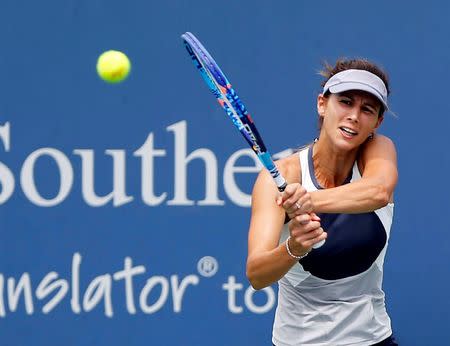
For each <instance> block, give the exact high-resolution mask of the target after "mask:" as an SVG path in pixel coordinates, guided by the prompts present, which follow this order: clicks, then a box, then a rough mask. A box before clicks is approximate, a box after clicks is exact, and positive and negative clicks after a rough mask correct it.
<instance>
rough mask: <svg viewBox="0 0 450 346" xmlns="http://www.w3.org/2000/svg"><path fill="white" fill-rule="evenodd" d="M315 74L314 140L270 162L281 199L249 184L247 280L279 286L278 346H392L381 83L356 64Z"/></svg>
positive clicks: (392, 166) (388, 147)
mask: <svg viewBox="0 0 450 346" xmlns="http://www.w3.org/2000/svg"><path fill="white" fill-rule="evenodd" d="M322 75H323V76H324V77H325V80H324V82H323V84H322V87H323V92H322V93H321V94H320V95H318V98H317V111H318V115H319V124H320V133H319V137H318V139H316V140H315V141H314V142H313V143H312V144H310V145H308V146H306V147H304V148H302V149H300V150H299V152H298V153H295V154H293V155H291V156H289V157H287V158H285V159H283V160H280V161H278V162H277V166H278V168H279V170H280V172H281V173H282V174H283V176H284V177H285V178H286V180H287V181H288V182H289V185H288V186H287V188H286V190H285V192H283V193H282V194H280V193H279V192H278V191H277V189H276V187H275V185H274V183H273V180H272V178H271V177H270V175H269V174H268V173H267V171H266V170H262V171H261V173H260V174H259V176H258V178H257V180H256V182H255V186H254V189H253V194H252V216H251V223H250V229H249V250H248V259H247V276H248V279H249V281H250V282H251V284H252V286H253V287H254V288H255V289H261V288H264V287H266V286H269V285H271V284H273V283H274V282H276V281H278V285H279V293H278V305H277V309H276V314H275V321H274V326H273V335H272V342H273V344H274V345H276V346H291V345H292V346H293V345H309V346H319V345H320V346H324V345H333V346H334V345H341V346H343V345H352V346H366V345H397V343H396V341H395V340H394V337H393V336H392V328H391V321H390V318H389V316H388V314H387V312H386V307H385V300H384V292H383V290H382V287H381V284H382V279H383V262H384V257H385V254H386V248H387V244H388V239H389V232H390V227H391V223H392V216H393V203H392V202H393V192H394V188H395V186H396V183H397V163H396V161H397V160H396V150H395V147H394V144H393V143H392V141H391V140H390V139H389V138H387V137H385V136H382V135H379V134H376V130H377V129H378V127H379V126H380V124H381V123H382V121H383V116H384V113H385V111H386V110H388V94H389V86H388V78H387V76H386V74H385V73H384V72H383V71H382V70H381V69H380V68H379V67H378V66H376V65H375V64H373V63H371V62H368V61H366V60H363V59H354V60H347V59H341V60H339V61H337V63H336V65H335V66H334V67H332V66H328V65H327V66H325V69H324V71H322ZM289 220H290V221H289ZM286 221H289V222H286ZM323 240H326V241H325V244H324V245H323V246H322V247H320V248H316V249H314V248H313V245H314V244H318V243H320V242H321V241H323Z"/></svg>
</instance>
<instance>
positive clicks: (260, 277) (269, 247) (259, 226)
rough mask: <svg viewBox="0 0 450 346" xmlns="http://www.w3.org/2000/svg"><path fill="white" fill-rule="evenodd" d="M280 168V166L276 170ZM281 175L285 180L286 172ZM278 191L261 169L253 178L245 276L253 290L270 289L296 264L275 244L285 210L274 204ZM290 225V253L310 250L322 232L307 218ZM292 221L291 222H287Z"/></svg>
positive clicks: (318, 223)
mask: <svg viewBox="0 0 450 346" xmlns="http://www.w3.org/2000/svg"><path fill="white" fill-rule="evenodd" d="M279 168H280V167H279ZM281 172H282V173H283V174H284V176H285V178H286V179H287V180H289V176H288V174H286V170H285V169H283V168H282V167H281ZM278 194H279V192H278V190H277V188H276V186H275V184H274V183H273V180H272V178H271V176H270V174H269V173H268V172H267V171H266V170H262V171H261V173H260V174H259V175H258V178H257V179H256V182H255V185H254V188H253V192H252V213H251V221H250V229H249V236H248V258H247V277H248V279H249V281H250V283H251V285H252V286H253V288H255V289H261V288H264V287H267V286H270V285H271V284H273V283H274V282H276V281H278V280H279V279H280V278H282V277H283V276H284V275H285V274H286V273H287V272H288V271H289V269H290V268H291V267H292V266H293V265H294V264H296V263H297V262H298V260H297V259H295V258H293V257H291V256H290V255H289V254H288V252H287V250H286V246H285V244H284V243H282V244H280V245H279V240H280V236H281V231H282V227H283V225H284V220H285V210H284V209H283V207H282V206H279V205H277V203H276V200H277V197H278ZM298 218H299V220H298V221H302V223H300V222H297V223H293V224H292V227H291V234H292V232H294V234H292V235H294V236H293V237H292V239H291V242H290V243H289V245H290V246H291V252H293V253H294V254H295V255H298V256H299V255H302V254H304V253H306V252H309V251H310V250H311V247H312V245H313V244H314V243H316V242H317V241H319V240H318V239H317V238H316V239H313V238H315V237H317V235H319V234H321V233H323V230H322V229H321V228H320V222H318V221H314V220H310V217H309V215H306V218H308V220H306V219H305V216H303V219H302V218H301V216H299V217H298ZM291 222H295V220H293V221H291Z"/></svg>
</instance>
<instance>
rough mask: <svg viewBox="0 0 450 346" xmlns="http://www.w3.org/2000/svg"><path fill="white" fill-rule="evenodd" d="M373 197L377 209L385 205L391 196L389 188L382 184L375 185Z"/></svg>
mask: <svg viewBox="0 0 450 346" xmlns="http://www.w3.org/2000/svg"><path fill="white" fill-rule="evenodd" d="M374 190H375V191H374V194H373V199H374V202H375V204H376V207H377V209H378V208H383V207H385V206H386V205H387V204H388V203H389V201H390V198H391V194H390V192H389V190H388V189H387V188H386V186H384V185H381V184H380V185H377V186H376V187H375V189H374Z"/></svg>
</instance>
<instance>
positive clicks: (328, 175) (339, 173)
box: [312, 139, 358, 188]
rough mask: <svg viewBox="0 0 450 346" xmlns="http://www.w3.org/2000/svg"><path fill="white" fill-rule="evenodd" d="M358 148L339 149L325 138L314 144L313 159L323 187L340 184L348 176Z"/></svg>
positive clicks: (319, 181) (318, 180)
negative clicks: (349, 149)
mask: <svg viewBox="0 0 450 346" xmlns="http://www.w3.org/2000/svg"><path fill="white" fill-rule="evenodd" d="M357 153H358V149H354V150H351V151H339V150H336V148H335V147H334V146H332V145H330V143H329V142H328V141H326V140H325V139H319V140H318V141H317V142H316V143H315V144H314V146H313V154H312V161H313V165H314V173H315V176H316V179H317V182H318V183H319V184H320V185H321V186H322V187H323V188H332V187H336V186H340V185H342V184H343V183H344V181H345V179H346V178H347V177H348V174H349V172H350V170H351V169H352V167H353V164H354V163H355V160H356V155H357Z"/></svg>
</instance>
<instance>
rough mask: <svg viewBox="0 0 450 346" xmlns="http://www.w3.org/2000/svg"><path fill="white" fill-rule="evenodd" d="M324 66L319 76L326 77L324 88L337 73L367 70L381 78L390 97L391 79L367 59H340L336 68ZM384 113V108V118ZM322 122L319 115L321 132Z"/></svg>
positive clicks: (381, 112) (325, 64) (326, 64)
mask: <svg viewBox="0 0 450 346" xmlns="http://www.w3.org/2000/svg"><path fill="white" fill-rule="evenodd" d="M322 65H323V69H322V70H321V71H319V74H320V75H321V76H323V77H325V79H324V80H323V81H322V83H321V86H322V88H323V87H324V86H325V84H326V82H327V81H328V80H329V79H330V78H331V77H333V76H334V75H335V74H336V73H339V72H342V71H345V70H350V69H353V70H366V71H369V72H371V73H373V74H374V75H376V76H378V77H380V79H381V80H382V81H383V83H384V85H385V86H386V91H387V94H388V95H389V94H390V92H391V91H390V89H389V77H388V75H387V73H386V72H385V71H384V70H383V69H382V68H381V67H379V66H377V65H376V64H375V63H373V62H370V61H369V60H367V59H363V58H356V59H347V58H339V59H338V60H337V61H336V64H335V65H334V66H331V65H330V64H329V63H327V62H326V61H325V62H323V64H322ZM328 95H329V92H327V94H326V95H324V96H325V97H327V96H328ZM383 112H384V107H381V108H380V114H379V115H380V116H382V115H383ZM322 122H323V118H322V117H321V116H320V115H319V130H320V129H321V128H322Z"/></svg>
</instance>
